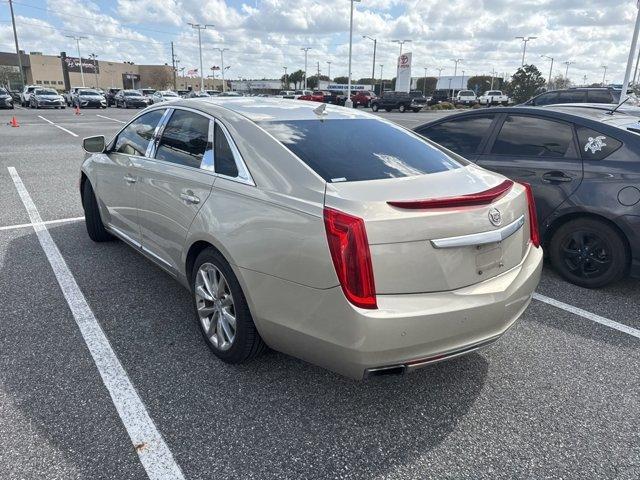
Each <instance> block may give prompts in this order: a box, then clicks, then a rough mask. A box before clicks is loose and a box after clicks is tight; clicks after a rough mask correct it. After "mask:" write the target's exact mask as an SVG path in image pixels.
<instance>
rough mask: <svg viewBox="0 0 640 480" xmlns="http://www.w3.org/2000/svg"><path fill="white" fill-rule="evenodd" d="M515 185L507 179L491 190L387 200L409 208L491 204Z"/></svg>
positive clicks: (392, 204) (393, 205)
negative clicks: (457, 194)
mask: <svg viewBox="0 0 640 480" xmlns="http://www.w3.org/2000/svg"><path fill="white" fill-rule="evenodd" d="M512 186H513V182H512V181H511V180H505V181H504V182H502V183H501V184H500V185H497V186H495V187H493V188H490V189H489V190H485V191H484V192H478V193H470V194H468V195H460V196H457V197H443V198H425V199H424V200H400V201H392V202H387V203H388V204H389V205H391V206H392V207H397V208H407V209H422V208H452V207H471V206H477V205H489V204H490V203H492V202H494V201H496V200H497V199H498V198H500V197H502V196H503V195H505V194H506V193H507V192H508V191H509V190H510V189H511V187H512Z"/></svg>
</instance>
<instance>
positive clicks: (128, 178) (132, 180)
mask: <svg viewBox="0 0 640 480" xmlns="http://www.w3.org/2000/svg"><path fill="white" fill-rule="evenodd" d="M124 181H125V182H127V183H136V182H137V181H138V180H137V179H136V177H132V176H131V175H129V174H127V175H125V176H124Z"/></svg>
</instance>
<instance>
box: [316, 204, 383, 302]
mask: <svg viewBox="0 0 640 480" xmlns="http://www.w3.org/2000/svg"><path fill="white" fill-rule="evenodd" d="M324 226H325V229H326V231H327V241H328V242H329V251H330V252H331V259H332V260H333V266H334V267H335V269H336V274H337V275H338V280H339V281H340V285H341V286H342V291H343V292H344V294H345V296H346V297H347V300H349V301H350V302H351V303H352V304H354V305H355V306H356V307H360V308H368V309H376V308H378V305H377V303H376V287H375V284H374V282H373V267H372V266H371V254H370V252H369V242H368V240H367V232H366V230H365V228H364V221H363V220H362V219H361V218H358V217H354V216H352V215H348V214H346V213H344V212H339V211H338V210H333V209H332V208H328V207H325V209H324Z"/></svg>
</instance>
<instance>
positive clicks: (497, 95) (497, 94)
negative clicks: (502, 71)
mask: <svg viewBox="0 0 640 480" xmlns="http://www.w3.org/2000/svg"><path fill="white" fill-rule="evenodd" d="M487 95H491V96H494V97H500V96H502V92H499V91H496V90H494V91H493V92H487Z"/></svg>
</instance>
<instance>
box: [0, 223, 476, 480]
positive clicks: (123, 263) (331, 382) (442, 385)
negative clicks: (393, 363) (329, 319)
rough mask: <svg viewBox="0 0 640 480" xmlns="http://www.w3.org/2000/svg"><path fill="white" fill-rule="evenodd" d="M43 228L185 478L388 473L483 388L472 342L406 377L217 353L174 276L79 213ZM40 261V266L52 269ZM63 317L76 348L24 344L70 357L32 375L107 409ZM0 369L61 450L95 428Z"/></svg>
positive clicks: (91, 419)
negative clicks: (346, 373) (62, 418)
mask: <svg viewBox="0 0 640 480" xmlns="http://www.w3.org/2000/svg"><path fill="white" fill-rule="evenodd" d="M50 231H51V234H52V236H53V238H54V240H55V242H56V244H57V245H58V247H59V248H60V250H61V252H62V254H63V256H64V258H65V260H66V262H67V264H68V266H69V268H70V270H71V271H72V273H73V275H74V276H75V278H76V281H77V283H78V285H79V286H80V289H81V290H82V291H83V293H84V295H85V297H86V299H87V301H88V303H89V304H90V306H91V308H92V309H93V311H94V313H95V316H96V318H97V320H98V322H99V323H100V325H101V326H102V328H103V330H104V331H105V333H106V335H107V337H108V338H109V341H110V342H111V345H112V346H113V349H114V351H115V352H116V354H117V355H118V358H119V359H120V362H121V363H122V365H123V366H124V368H125V370H126V371H127V374H128V375H129V377H130V379H131V381H132V383H133V384H134V385H135V387H136V389H137V390H138V392H139V394H140V396H141V398H142V400H143V402H144V403H145V405H146V406H147V409H148V411H149V413H150V415H151V417H152V418H153V419H154V421H155V423H156V425H157V426H158V428H159V430H160V431H161V433H162V434H163V435H164V437H165V439H166V441H167V443H168V445H169V447H170V449H171V450H172V452H173V454H174V456H175V458H176V460H177V462H178V464H180V465H181V467H182V468H183V470H184V472H185V474H186V476H187V477H188V478H204V477H208V476H210V475H211V474H212V472H215V477H216V478H249V477H252V478H279V479H282V478H295V479H300V478H336V477H345V478H367V479H369V478H373V477H376V476H380V475H385V474H386V473H388V472H390V471H393V470H395V469H397V468H398V467H399V466H401V465H405V464H411V463H412V462H413V461H415V460H416V459H417V458H419V457H420V456H421V455H424V454H427V453H428V452H429V451H430V450H432V449H434V448H436V447H437V446H438V445H439V444H440V443H441V442H442V441H443V440H445V439H446V438H447V436H448V435H449V434H450V433H451V432H452V431H454V430H455V429H456V427H457V426H458V424H459V423H460V422H461V421H463V420H464V418H465V416H466V415H467V414H468V412H469V411H470V409H471V408H472V407H473V405H474V403H475V401H476V399H477V398H478V397H479V396H480V395H481V392H482V389H483V385H484V382H485V380H486V377H487V373H488V363H487V360H486V359H485V357H484V356H483V355H482V354H479V353H473V354H470V355H468V356H465V357H461V358H458V359H455V360H451V361H449V362H443V363H440V364H435V365H432V366H429V367H427V368H425V369H423V370H419V371H417V372H414V373H412V374H409V375H406V376H403V377H379V378H373V379H370V380H367V381H362V382H356V381H353V380H351V379H348V378H345V377H342V376H339V375H337V374H334V373H332V372H329V371H326V370H323V369H321V368H319V367H315V366H313V365H310V364H308V363H306V362H303V361H301V360H297V359H294V358H291V357H289V356H286V355H283V354H279V353H276V352H269V353H267V354H265V355H264V356H262V357H260V358H258V359H256V360H254V361H252V362H250V363H248V364H245V365H239V366H238V365H227V364H224V363H222V362H221V361H219V360H218V359H217V358H216V357H215V356H214V355H213V354H212V352H211V351H210V350H209V349H208V347H207V346H206V345H205V343H204V341H203V339H202V338H201V335H200V332H199V330H198V327H197V324H196V321H195V319H194V314H193V310H192V307H191V300H190V294H189V293H188V292H187V291H186V290H185V289H183V288H182V287H181V286H180V285H179V284H178V283H177V282H176V281H175V280H173V279H172V278H171V277H170V276H169V275H167V274H165V273H164V272H162V271H161V270H160V269H159V268H157V267H155V266H154V265H153V264H152V263H150V262H149V261H148V260H146V259H145V258H143V257H142V256H140V255H139V254H137V253H136V252H134V251H133V250H132V249H130V248H129V247H127V246H126V245H125V244H123V243H122V242H119V241H114V242H108V243H104V244H95V243H93V242H91V241H90V240H89V239H88V238H87V236H86V232H85V230H84V225H83V224H82V223H75V224H61V225H56V226H55V227H52V228H51V229H50ZM34 239H35V234H32V235H28V236H23V237H20V238H18V239H15V240H13V241H12V242H11V244H10V246H9V250H10V251H9V252H8V253H7V256H6V258H7V261H6V262H5V265H3V267H2V275H3V276H4V275H5V274H9V275H14V274H15V272H17V271H19V270H20V269H21V268H22V265H23V264H25V262H28V261H29V260H28V259H27V258H26V257H25V255H24V253H23V252H24V251H25V246H26V244H29V245H31V249H33V247H32V245H33V242H34V241H35V242H37V240H34ZM44 262H45V265H42V264H41V265H40V266H39V267H40V268H42V269H47V273H48V272H50V270H48V269H49V266H48V264H46V260H44ZM50 276H51V277H53V276H52V275H50ZM47 282H49V283H51V285H50V286H49V287H50V289H51V291H50V292H49V296H54V297H60V299H58V300H56V305H55V309H56V310H60V309H61V308H62V309H64V307H65V306H66V305H65V304H64V300H63V299H61V294H60V293H59V289H58V286H57V284H56V283H55V279H52V280H51V279H49V278H47ZM15 288H17V289H18V290H19V291H16V292H13V294H12V299H13V300H14V301H15V302H18V303H20V302H25V303H32V304H33V303H35V307H38V308H43V307H44V308H46V305H47V302H48V298H49V297H47V296H46V295H44V294H42V295H39V296H36V297H29V295H24V294H23V293H22V292H21V291H20V290H21V289H22V286H20V285H19V284H17V285H16V286H15ZM59 304H62V306H60V305H59ZM22 308H27V307H22ZM58 316H59V321H60V322H62V323H63V324H64V325H63V328H62V330H63V331H64V330H68V331H69V332H72V333H68V335H70V336H71V337H73V340H74V345H75V347H74V350H75V351H74V352H73V355H69V356H66V355H64V352H63V351H60V350H59V349H56V348H46V345H42V347H41V348H39V349H38V350H37V351H34V352H33V353H32V355H35V356H36V357H37V358H38V363H43V364H47V363H53V364H56V363H60V362H62V363H65V362H66V361H67V359H68V361H69V362H71V365H69V368H60V369H52V370H48V371H47V374H46V375H42V376H41V377H39V385H38V387H37V388H38V389H41V390H43V391H49V392H56V391H59V389H60V388H61V385H62V386H64V388H65V389H69V392H67V393H65V395H64V396H63V398H62V399H60V400H57V401H58V402H60V404H59V405H58V408H59V409H60V410H62V411H64V409H65V408H66V407H65V404H64V401H74V402H80V403H81V404H89V405H91V404H92V402H99V403H101V404H100V405H95V406H94V407H95V408H96V409H97V410H98V411H99V412H108V414H109V415H111V416H112V417H115V411H114V409H113V407H112V405H106V406H105V405H102V403H104V402H105V401H106V399H108V396H107V395H106V394H104V392H102V395H100V396H99V398H97V399H94V398H93V397H91V398H86V397H84V396H83V395H85V394H86V395H94V396H95V395H96V394H95V393H91V392H89V393H83V389H84V387H83V385H82V382H83V381H84V379H83V378H82V377H78V376H76V375H75V373H76V372H75V369H74V366H73V363H74V362H76V361H83V364H84V367H83V368H86V369H88V370H90V367H93V363H92V361H91V359H90V357H89V354H88V353H87V352H86V349H84V347H83V346H82V345H81V344H82V339H81V338H79V337H80V335H79V333H78V331H77V327H76V326H75V324H74V323H73V319H72V317H71V315H70V314H69V312H68V310H66V312H64V315H63V314H60V315H58ZM4 341H7V338H6V334H5V340H4ZM59 341H62V340H59ZM78 344H80V345H81V347H78ZM78 349H80V350H82V351H81V354H78V353H77V350H78ZM60 356H62V357H63V358H60ZM0 358H3V357H0ZM18 358H19V359H20V360H19V365H18V366H19V367H20V368H19V369H18V370H17V372H19V370H20V369H22V368H24V366H22V365H20V364H22V363H23V362H29V361H30V360H29V357H25V356H18ZM83 359H84V360H83ZM87 365H88V367H87ZM93 368H95V367H93ZM96 375H97V373H96ZM3 377H4V378H3V383H4V388H5V389H6V390H7V393H8V395H10V396H11V397H14V398H15V399H16V403H17V404H18V405H20V406H21V408H22V409H23V411H24V414H25V415H26V416H28V417H29V418H30V419H31V421H32V424H33V425H36V426H37V428H38V429H39V430H41V431H42V433H44V434H45V435H46V437H47V438H48V439H49V440H50V441H51V442H54V443H55V442H60V443H62V444H63V445H61V448H63V449H64V450H67V449H68V448H69V447H68V445H66V444H67V443H70V444H73V445H75V443H76V442H78V443H80V442H82V441H83V440H82V439H80V438H76V436H81V437H83V439H84V440H86V438H85V435H86V436H88V437H87V438H90V435H91V431H90V430H91V429H92V428H98V427H91V425H94V424H95V418H96V416H95V415H96V414H95V413H94V408H87V409H81V410H80V411H79V412H77V413H75V415H76V416H75V417H74V421H75V422H77V423H78V425H81V426H83V427H81V428H78V430H77V431H74V430H71V431H67V432H66V434H65V435H63V436H62V437H61V436H60V432H59V431H58V430H59V429H60V426H59V425H56V418H55V417H53V418H52V417H51V416H50V412H48V411H47V410H46V409H45V410H43V409H42V408H41V407H40V406H39V405H38V402H37V401H33V397H34V395H35V394H34V391H33V389H34V385H33V384H32V383H31V382H29V381H25V378H24V377H23V376H22V375H21V374H19V373H15V374H14V373H5V374H4V375H3ZM101 415H106V414H105V413H101ZM115 420H116V421H117V422H118V421H119V420H118V419H117V417H115ZM87 429H89V431H88V430H87ZM125 438H126V437H125ZM125 447H126V448H127V449H132V448H133V447H131V445H126V446H125ZM131 451H132V450H131ZM122 478H124V477H122Z"/></svg>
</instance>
